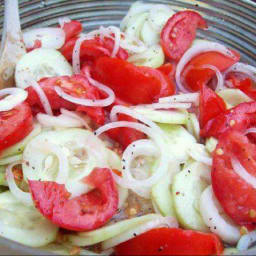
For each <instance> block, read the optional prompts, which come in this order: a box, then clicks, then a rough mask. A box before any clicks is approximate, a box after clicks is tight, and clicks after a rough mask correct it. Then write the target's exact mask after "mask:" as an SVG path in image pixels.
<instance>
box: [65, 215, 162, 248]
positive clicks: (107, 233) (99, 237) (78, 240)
mask: <svg viewBox="0 0 256 256" xmlns="http://www.w3.org/2000/svg"><path fill="white" fill-rule="evenodd" d="M157 218H159V215H158V214H147V215H144V216H141V217H136V218H132V219H127V220H123V221H120V222H117V223H115V224H113V225H109V226H105V227H102V228H99V229H96V230H93V231H89V232H81V233H78V235H68V240H69V242H71V243H72V244H74V245H78V246H88V245H93V244H97V243H99V242H102V241H105V240H107V239H110V238H112V237H114V236H116V235H119V234H121V233H123V232H125V231H127V230H129V229H133V228H135V227H137V226H138V225H141V224H143V223H146V222H148V221H151V220H154V219H157Z"/></svg>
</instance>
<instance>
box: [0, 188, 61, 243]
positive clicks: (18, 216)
mask: <svg viewBox="0 0 256 256" xmlns="http://www.w3.org/2000/svg"><path fill="white" fill-rule="evenodd" d="M0 223H1V225H0V234H1V236H3V237H5V238H8V239H11V240H14V241H16V242H18V243H21V244H24V245H27V246H31V247H39V246H44V245H47V244H49V243H51V242H53V241H54V240H55V239H56V235H57V232H58V227H57V226H55V225H53V224H52V223H51V222H50V221H48V220H47V219H45V218H44V217H43V216H42V215H41V214H40V213H39V212H38V211H37V210H36V209H35V208H33V207H28V206H25V205H23V204H22V203H20V202H19V201H18V200H17V199H16V198H15V197H14V196H13V195H12V194H11V193H10V192H9V191H7V192H4V193H1V194H0Z"/></svg>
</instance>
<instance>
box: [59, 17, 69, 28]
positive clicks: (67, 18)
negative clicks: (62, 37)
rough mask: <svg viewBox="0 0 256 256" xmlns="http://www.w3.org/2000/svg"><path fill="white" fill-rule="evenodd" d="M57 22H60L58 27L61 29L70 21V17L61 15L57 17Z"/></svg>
mask: <svg viewBox="0 0 256 256" xmlns="http://www.w3.org/2000/svg"><path fill="white" fill-rule="evenodd" d="M58 22H59V24H60V27H61V28H62V29H63V27H64V25H65V23H70V22H71V19H70V18H69V17H61V18H59V19H58Z"/></svg>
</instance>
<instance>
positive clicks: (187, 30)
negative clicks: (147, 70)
mask: <svg viewBox="0 0 256 256" xmlns="http://www.w3.org/2000/svg"><path fill="white" fill-rule="evenodd" d="M197 28H201V29H205V28H207V24H206V21H205V20H204V19H203V17H202V16H201V15H200V14H199V13H197V12H194V11H180V12H177V13H176V14H174V15H173V16H172V17H171V18H169V20H168V21H167V22H166V24H165V26H164V27H163V29H162V32H161V41H160V43H161V46H162V48H163V50H164V52H165V54H166V56H167V57H169V58H170V59H173V60H178V59H180V58H181V56H182V55H183V54H184V52H185V51H186V50H187V49H188V48H189V47H190V45H191V44H192V42H193V40H194V39H195V36H196V29H197Z"/></svg>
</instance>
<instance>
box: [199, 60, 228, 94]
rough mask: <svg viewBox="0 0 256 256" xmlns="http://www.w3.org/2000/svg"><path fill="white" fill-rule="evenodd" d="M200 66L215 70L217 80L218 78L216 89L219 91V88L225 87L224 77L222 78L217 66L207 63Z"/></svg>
mask: <svg viewBox="0 0 256 256" xmlns="http://www.w3.org/2000/svg"><path fill="white" fill-rule="evenodd" d="M200 68H208V69H211V70H213V71H214V72H215V74H216V77H217V80H218V82H217V86H216V91H220V90H223V89H225V86H224V78H223V75H222V74H221V72H220V70H219V69H218V68H216V67H215V66H213V65H209V64H206V65H202V66H201V67H200Z"/></svg>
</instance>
